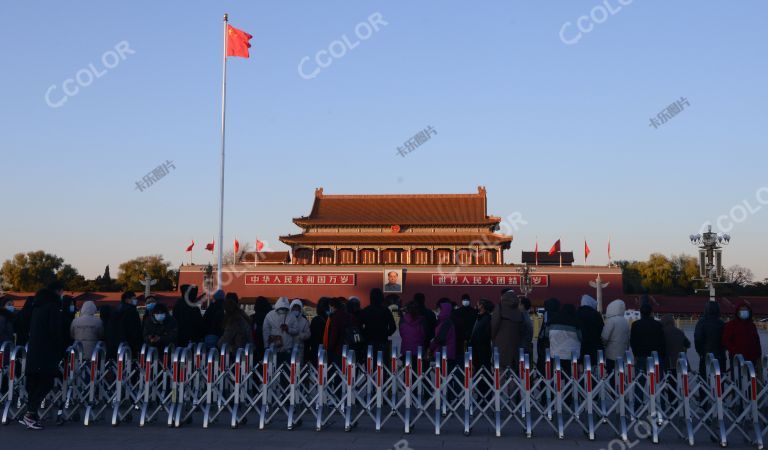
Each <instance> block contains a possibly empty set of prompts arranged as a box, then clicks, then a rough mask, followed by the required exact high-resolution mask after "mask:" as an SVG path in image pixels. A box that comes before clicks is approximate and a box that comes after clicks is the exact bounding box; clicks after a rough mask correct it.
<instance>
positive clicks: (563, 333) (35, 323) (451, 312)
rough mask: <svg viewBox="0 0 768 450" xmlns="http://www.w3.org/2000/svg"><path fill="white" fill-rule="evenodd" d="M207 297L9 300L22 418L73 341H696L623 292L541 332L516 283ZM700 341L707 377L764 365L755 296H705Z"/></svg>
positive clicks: (606, 346)
mask: <svg viewBox="0 0 768 450" xmlns="http://www.w3.org/2000/svg"><path fill="white" fill-rule="evenodd" d="M198 294H199V293H198V288H197V287H196V286H192V285H183V286H181V288H180V296H179V298H178V300H176V302H175V304H174V305H173V306H172V308H171V309H169V307H168V305H165V304H163V303H160V302H158V301H157V299H156V298H154V297H151V296H149V297H147V298H144V299H141V300H140V298H139V297H138V296H137V295H136V294H135V293H134V292H132V291H127V292H124V293H123V294H122V296H121V300H120V303H119V304H118V305H117V306H114V307H113V306H109V305H102V306H101V307H100V308H98V309H97V307H96V305H95V304H94V302H91V301H86V302H84V303H83V304H82V306H81V307H80V309H79V314H78V309H77V305H76V302H75V300H74V299H72V298H71V297H67V296H65V295H64V286H63V285H62V284H61V283H58V282H54V283H52V284H51V285H50V286H48V287H47V288H45V289H41V290H40V291H38V292H37V293H36V295H35V296H34V297H30V298H29V299H28V300H27V302H26V303H25V305H24V307H23V308H22V309H21V310H20V311H18V312H17V311H15V309H14V307H13V304H12V303H10V302H6V303H4V304H1V305H0V307H1V308H0V342H3V341H11V342H15V343H16V344H17V345H27V347H28V349H27V362H26V377H27V378H26V383H27V391H28V395H29V401H28V405H29V406H28V410H27V413H26V414H25V415H24V417H23V419H22V421H21V422H22V423H23V424H24V425H26V426H27V427H28V428H31V429H41V428H42V424H41V422H40V419H39V418H38V417H37V409H38V407H39V405H40V404H41V402H42V400H43V399H44V398H45V396H46V395H47V393H48V392H49V391H50V390H51V388H52V387H53V386H54V382H55V379H56V378H57V377H60V376H61V373H60V368H59V364H60V362H61V360H62V357H63V356H64V352H65V350H66V348H68V347H69V346H70V345H72V343H73V342H76V341H77V342H80V343H81V344H82V347H83V354H84V355H85V357H89V356H90V355H91V353H92V352H93V349H94V348H95V347H96V345H97V343H98V342H99V341H103V342H104V343H105V349H106V356H107V358H115V357H116V356H117V353H118V349H119V347H120V344H121V343H126V344H127V345H128V347H129V348H130V350H131V352H132V354H133V355H134V356H136V355H138V353H139V351H140V349H141V347H142V345H144V344H146V345H149V346H152V347H155V348H157V349H158V351H163V350H164V349H165V347H166V346H168V345H169V344H174V345H176V346H187V345H189V344H198V343H203V344H204V345H205V346H206V347H207V348H218V349H221V348H225V347H226V348H227V349H228V350H229V351H230V352H234V351H235V350H236V349H238V348H241V347H244V346H245V345H246V344H251V345H252V346H253V349H254V353H255V355H254V357H255V358H259V359H260V358H261V357H262V355H263V353H264V351H265V349H266V348H270V347H271V348H273V349H274V351H275V352H276V357H277V361H278V362H279V363H282V362H287V361H289V360H290V357H291V352H292V350H293V349H294V347H297V348H298V349H299V358H300V360H301V361H304V362H306V363H310V364H317V362H318V349H319V348H320V346H322V347H323V348H324V349H325V351H326V355H327V358H328V361H329V362H332V363H335V364H337V365H339V364H341V360H342V352H343V348H344V347H345V346H346V347H347V348H348V349H350V350H354V351H355V354H356V357H357V360H358V361H362V360H363V358H364V357H365V355H366V353H367V349H368V347H369V346H371V347H372V348H373V351H374V358H375V357H376V355H377V354H378V352H383V354H384V355H385V357H388V356H389V354H390V351H391V350H392V348H393V347H394V348H395V349H398V351H399V356H400V357H401V358H405V357H406V355H407V354H408V353H409V352H410V354H411V356H412V358H415V357H416V355H417V353H418V351H419V349H422V357H423V358H425V359H427V360H429V358H432V357H434V355H435V354H436V352H443V351H444V352H445V357H446V358H447V359H448V363H449V365H450V366H451V367H453V366H455V365H462V364H463V363H464V355H465V352H466V351H468V349H470V348H471V349H472V362H473V364H474V366H475V367H474V369H475V371H478V370H480V369H482V368H483V367H485V368H488V369H490V368H491V365H492V363H493V351H494V348H496V349H497V350H498V353H499V363H500V366H501V367H507V366H512V367H515V364H516V363H517V361H518V358H519V356H520V355H519V351H520V349H524V350H525V352H526V353H527V354H529V355H531V356H530V357H531V358H533V359H532V361H531V362H532V363H534V362H535V363H536V364H537V366H538V368H539V370H540V371H541V372H543V371H544V363H545V360H546V352H549V354H550V356H551V357H552V358H554V357H559V358H560V359H561V360H564V361H569V360H570V359H571V357H572V355H573V354H574V353H575V354H577V355H578V356H579V358H580V361H581V362H583V358H584V356H586V355H589V357H590V358H591V361H592V363H593V364H595V363H596V362H597V358H598V351H603V353H604V356H605V361H606V368H607V370H609V371H611V370H613V369H614V367H615V366H616V361H617V359H618V358H623V357H624V356H625V354H626V351H627V350H629V349H631V350H632V353H633V355H634V358H635V366H636V367H637V368H638V369H639V370H643V368H645V367H646V364H647V359H648V358H649V357H651V355H652V353H653V352H657V353H658V355H659V357H660V360H661V365H662V368H663V369H664V370H670V371H674V370H675V368H676V366H677V364H676V361H677V358H678V355H679V354H680V353H681V352H686V351H687V350H688V348H689V347H690V346H691V342H690V341H689V339H688V338H687V337H686V336H685V334H684V333H683V331H682V330H680V329H679V328H678V327H677V326H676V325H675V320H674V318H673V317H672V316H671V315H669V314H667V315H664V316H662V317H661V320H657V319H656V318H655V317H654V314H653V309H652V306H651V305H650V303H648V302H644V303H643V304H642V306H641V307H640V313H641V318H640V319H639V320H636V321H634V322H632V323H630V321H628V320H627V319H626V318H625V311H626V305H625V303H624V301H623V300H614V301H612V302H610V303H609V304H608V306H607V308H606V313H605V316H603V314H601V313H600V312H599V311H598V304H597V301H596V300H595V299H594V298H592V297H590V296H589V295H584V296H582V297H581V300H580V302H579V305H578V307H576V305H574V304H571V303H567V302H562V303H561V302H560V301H559V300H558V299H555V298H551V299H548V300H546V301H545V302H544V308H543V309H544V311H543V315H542V316H543V317H541V321H540V326H539V327H538V333H537V335H536V336H535V339H534V330H535V327H534V320H533V319H532V315H533V311H532V310H531V302H530V300H529V299H527V298H525V297H521V296H518V295H517V294H516V293H515V292H514V291H513V290H511V289H506V290H504V291H502V292H501V293H500V298H499V299H497V300H496V301H492V300H490V299H485V298H482V299H479V300H478V301H477V302H475V303H473V302H472V299H471V298H470V296H469V295H466V294H465V295H463V296H462V297H461V299H460V302H459V304H456V303H455V302H454V301H452V300H451V299H449V298H440V299H439V300H437V302H436V308H435V309H434V310H433V309H431V308H430V307H429V306H428V302H427V298H426V296H425V295H424V294H421V293H417V294H415V295H414V296H413V298H412V299H411V300H410V301H408V302H404V301H403V300H402V299H401V298H399V297H398V296H397V295H394V294H389V295H387V296H385V294H384V292H383V291H382V290H381V289H372V290H371V291H370V296H369V302H368V306H366V307H365V308H362V307H361V302H360V299H359V298H357V297H350V298H348V299H347V298H343V297H322V298H320V299H319V300H318V301H317V305H316V310H315V312H316V314H315V315H314V317H313V318H312V319H311V321H310V320H309V318H308V317H307V315H306V314H305V305H304V301H302V300H301V299H293V300H289V299H288V298H285V297H281V298H279V299H277V301H276V302H275V303H274V306H273V304H272V303H271V302H270V301H269V300H268V299H266V298H264V297H258V298H257V299H256V302H255V304H254V306H253V308H254V312H253V314H252V315H250V316H249V315H247V314H246V313H245V311H244V310H243V308H242V307H241V305H240V302H239V299H238V296H237V294H236V293H234V292H230V293H225V292H224V291H221V290H219V291H216V292H215V293H214V294H213V296H212V298H211V299H210V302H208V305H207V308H206V309H205V311H203V310H202V308H201V306H202V304H201V303H202V302H201V300H200V296H199V295H198ZM140 303H143V306H144V314H143V316H142V315H141V314H140V313H139V306H140ZM396 317H397V318H398V320H396ZM393 341H395V342H396V344H393ZM534 341H535V344H536V348H535V351H534V348H533V345H534ZM693 345H694V348H695V351H696V352H697V353H698V354H699V361H700V363H699V373H701V374H706V369H707V367H706V364H705V361H706V355H707V354H709V353H713V354H714V355H715V357H716V358H717V359H718V361H719V363H720V367H721V368H722V370H725V367H726V362H727V360H726V354H728V355H730V356H731V357H733V356H734V355H737V354H741V355H743V356H744V358H745V359H746V360H748V361H751V362H752V363H753V364H755V366H756V367H758V365H759V364H760V359H761V354H762V350H761V346H760V338H759V336H758V332H757V328H756V326H755V324H754V322H753V320H752V310H751V308H750V307H749V305H748V304H746V303H742V304H739V305H738V306H737V309H736V317H735V318H734V320H730V321H728V322H727V323H726V322H724V321H723V320H722V319H721V317H720V308H719V306H718V304H717V303H716V302H708V303H707V305H706V310H705V311H704V314H703V315H702V317H701V319H700V320H699V321H698V323H697V324H696V328H695V332H694V343H693ZM534 356H535V357H534ZM562 369H563V370H564V371H565V372H566V373H570V370H571V366H570V364H563V365H562Z"/></svg>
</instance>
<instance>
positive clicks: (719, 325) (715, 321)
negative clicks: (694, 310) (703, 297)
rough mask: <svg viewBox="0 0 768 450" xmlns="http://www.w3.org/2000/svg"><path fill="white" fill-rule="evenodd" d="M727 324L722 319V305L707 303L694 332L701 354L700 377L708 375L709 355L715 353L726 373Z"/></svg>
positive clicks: (698, 350)
mask: <svg viewBox="0 0 768 450" xmlns="http://www.w3.org/2000/svg"><path fill="white" fill-rule="evenodd" d="M724 329H725V322H723V319H721V318H720V305H718V304H717V302H710V301H708V302H707V305H706V307H705V310H704V315H703V316H702V317H701V319H699V321H698V322H697V323H696V329H695V330H694V332H693V344H694V347H695V348H696V353H698V354H699V375H701V376H702V377H706V375H707V355H708V354H710V353H713V354H714V355H715V358H717V361H718V363H719V364H720V370H722V371H723V372H725V349H724V348H723V330H724Z"/></svg>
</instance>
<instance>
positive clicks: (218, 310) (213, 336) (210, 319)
mask: <svg viewBox="0 0 768 450" xmlns="http://www.w3.org/2000/svg"><path fill="white" fill-rule="evenodd" d="M227 295H229V294H227ZM226 297H227V296H226V295H225V294H224V291H222V290H221V289H219V290H217V291H216V292H214V293H213V303H211V304H210V305H208V309H206V310H205V314H203V328H204V331H203V336H205V338H204V339H205V345H206V347H208V348H213V347H216V344H217V343H218V342H219V338H220V337H221V336H222V335H223V334H224V299H225V298H226ZM249 320H250V319H249Z"/></svg>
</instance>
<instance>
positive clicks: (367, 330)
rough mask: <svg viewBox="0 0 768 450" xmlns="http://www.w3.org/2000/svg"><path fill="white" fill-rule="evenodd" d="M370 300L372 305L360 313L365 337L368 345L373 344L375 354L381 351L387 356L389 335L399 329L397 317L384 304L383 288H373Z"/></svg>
mask: <svg viewBox="0 0 768 450" xmlns="http://www.w3.org/2000/svg"><path fill="white" fill-rule="evenodd" d="M370 300H371V303H370V305H368V306H367V307H366V308H365V309H363V311H362V313H361V314H360V325H361V326H362V330H363V337H364V338H365V342H366V343H367V344H368V345H372V346H373V354H374V355H377V354H378V353H379V351H381V352H382V353H383V354H384V358H386V357H387V356H389V355H388V354H387V347H388V345H389V337H390V336H392V334H394V332H395V331H397V325H396V324H395V318H394V317H392V311H390V310H389V308H387V307H386V306H384V293H383V292H382V290H381V289H379V288H373V289H371V293H370ZM374 357H375V356H374Z"/></svg>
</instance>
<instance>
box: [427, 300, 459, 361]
mask: <svg viewBox="0 0 768 450" xmlns="http://www.w3.org/2000/svg"><path fill="white" fill-rule="evenodd" d="M439 304H440V313H439V314H438V315H437V325H435V334H434V336H435V337H434V338H432V342H431V343H430V345H429V349H430V350H431V351H432V354H435V353H436V352H442V351H443V348H445V353H446V357H447V358H448V362H449V364H451V365H452V364H453V362H454V361H455V359H456V326H455V325H454V323H453V319H452V318H451V316H452V314H453V305H451V303H450V301H444V302H439ZM448 370H449V371H450V370H451V369H450V368H449V369H448Z"/></svg>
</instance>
